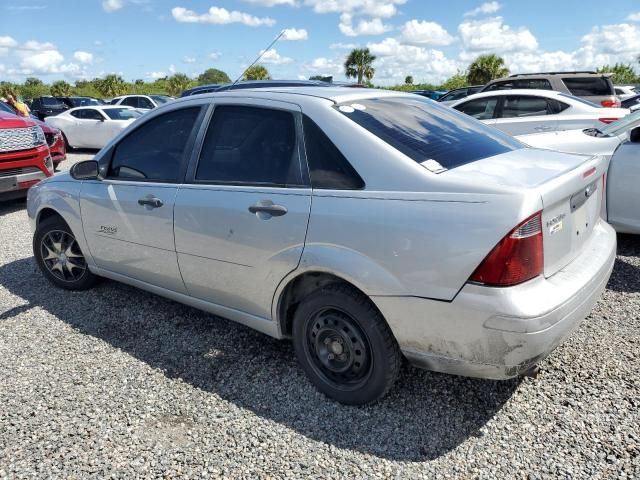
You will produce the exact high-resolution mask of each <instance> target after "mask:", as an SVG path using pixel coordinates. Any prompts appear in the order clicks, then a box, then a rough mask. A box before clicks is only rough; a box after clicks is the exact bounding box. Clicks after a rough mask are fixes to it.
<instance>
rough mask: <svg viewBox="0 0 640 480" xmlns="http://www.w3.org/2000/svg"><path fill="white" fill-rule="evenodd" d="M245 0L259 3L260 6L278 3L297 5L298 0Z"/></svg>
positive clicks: (254, 3) (271, 5)
mask: <svg viewBox="0 0 640 480" xmlns="http://www.w3.org/2000/svg"><path fill="white" fill-rule="evenodd" d="M244 1H245V2H249V3H252V4H253V5H258V6H260V7H275V6H277V5H289V6H290V7H297V6H298V2H296V0H244Z"/></svg>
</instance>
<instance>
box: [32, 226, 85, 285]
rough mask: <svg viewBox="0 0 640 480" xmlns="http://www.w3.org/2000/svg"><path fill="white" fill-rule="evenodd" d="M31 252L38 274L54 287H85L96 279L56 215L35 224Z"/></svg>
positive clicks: (70, 233)
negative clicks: (38, 268)
mask: <svg viewBox="0 0 640 480" xmlns="http://www.w3.org/2000/svg"><path fill="white" fill-rule="evenodd" d="M33 254H34V256H35V257H36V262H37V263H38V267H40V270H41V271H42V274H43V275H44V276H45V278H46V279H47V280H49V281H50V282H51V283H53V284H54V285H55V286H57V287H60V288H64V289H66V290H86V289H88V288H91V287H92V286H93V285H94V284H95V282H96V280H97V277H96V276H95V275H94V274H93V273H91V272H90V271H89V267H88V266H87V262H86V260H85V258H84V254H83V253H82V251H81V250H80V246H79V245H78V242H77V240H76V238H75V236H74V234H73V232H72V231H71V229H70V228H69V226H68V225H67V224H66V222H65V221H64V220H63V219H62V218H60V217H58V216H53V217H49V218H46V219H44V220H42V221H41V222H40V223H39V224H38V227H37V228H36V233H35V235H34V236H33Z"/></svg>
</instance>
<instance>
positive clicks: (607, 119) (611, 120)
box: [598, 118, 619, 124]
mask: <svg viewBox="0 0 640 480" xmlns="http://www.w3.org/2000/svg"><path fill="white" fill-rule="evenodd" d="M598 120H600V121H601V122H602V123H606V124H609V123H613V122H615V121H616V120H619V118H599V119H598Z"/></svg>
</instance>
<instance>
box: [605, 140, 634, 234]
mask: <svg viewBox="0 0 640 480" xmlns="http://www.w3.org/2000/svg"><path fill="white" fill-rule="evenodd" d="M639 183H640V143H637V142H631V141H629V140H627V141H625V142H624V143H623V144H621V145H620V146H619V147H618V149H617V150H616V151H615V153H614V154H613V157H612V158H611V165H610V166H609V172H608V174H607V187H608V188H607V219H608V221H609V223H611V224H612V225H614V226H615V227H616V229H617V230H619V231H622V232H630V233H638V232H640V213H639V211H638V204H639V203H640V190H639V189H638V184H639Z"/></svg>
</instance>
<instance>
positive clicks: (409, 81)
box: [404, 75, 413, 85]
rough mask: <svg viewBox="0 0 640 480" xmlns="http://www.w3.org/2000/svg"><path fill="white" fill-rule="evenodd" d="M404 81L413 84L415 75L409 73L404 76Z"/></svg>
mask: <svg viewBox="0 0 640 480" xmlns="http://www.w3.org/2000/svg"><path fill="white" fill-rule="evenodd" d="M404 83H405V84H407V85H413V76H411V75H407V76H406V77H404Z"/></svg>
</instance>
